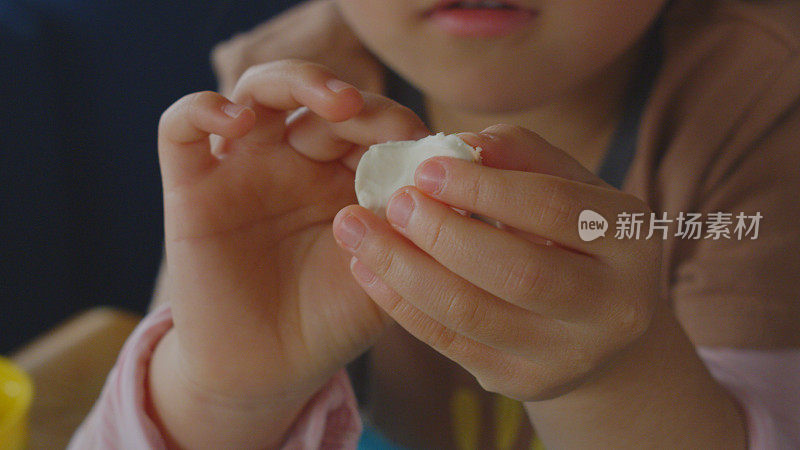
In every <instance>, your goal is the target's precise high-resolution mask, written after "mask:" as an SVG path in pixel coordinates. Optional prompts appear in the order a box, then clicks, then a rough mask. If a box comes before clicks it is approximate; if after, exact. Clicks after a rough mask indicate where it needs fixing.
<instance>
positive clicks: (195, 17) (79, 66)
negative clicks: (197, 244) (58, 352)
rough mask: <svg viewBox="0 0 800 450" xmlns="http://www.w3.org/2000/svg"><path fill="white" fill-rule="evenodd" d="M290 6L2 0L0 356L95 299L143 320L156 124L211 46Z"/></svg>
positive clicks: (152, 260) (155, 205)
mask: <svg viewBox="0 0 800 450" xmlns="http://www.w3.org/2000/svg"><path fill="white" fill-rule="evenodd" d="M294 3H297V1H290V0H286V1H270V0H264V1H249V2H241V1H240V2H234V1H211V2H201V1H141V0H139V1H134V0H129V1H118V0H60V1H59V0H39V1H36V0H30V1H5V0H0V33H1V34H0V82H1V83H2V84H0V100H2V107H0V152H2V162H1V163H0V180H2V181H1V182H2V191H0V261H2V263H0V264H2V275H1V276H0V296H2V308H0V353H7V352H9V351H11V350H12V349H14V348H16V347H18V346H19V345H20V344H22V343H24V342H26V341H28V340H30V339H31V338H32V337H34V336H35V335H37V334H39V333H41V332H43V331H45V330H47V329H49V328H51V327H52V326H53V325H55V324H56V323H58V322H60V321H61V320H63V319H64V318H65V317H67V316H68V315H70V314H72V313H75V312H77V311H80V310H83V309H86V308H88V307H91V306H95V305H114V306H118V307H122V308H126V309H130V310H134V311H139V312H144V310H145V308H146V306H147V304H148V302H149V300H150V296H151V292H152V288H153V283H154V280H155V276H156V272H157V269H158V264H159V261H160V259H161V251H162V238H163V230H162V209H161V189H160V181H159V173H158V161H157V155H156V127H157V124H158V118H159V116H160V114H161V112H162V111H163V110H164V109H165V108H167V107H168V106H169V105H170V104H171V103H172V102H173V101H175V100H177V99H178V98H179V97H180V96H182V95H184V94H187V93H189V92H193V91H197V90H203V89H214V88H215V82H214V77H213V74H212V72H211V67H210V62H209V52H210V50H211V48H212V47H213V46H214V44H216V43H218V42H220V41H222V40H225V39H227V38H228V37H230V36H231V35H232V34H234V33H236V32H238V31H244V30H247V29H249V28H252V27H253V26H255V25H257V24H258V23H260V22H262V21H264V20H266V19H267V18H268V17H270V16H271V15H273V14H275V13H277V12H279V11H281V10H283V9H285V8H287V7H288V6H290V5H291V4H294Z"/></svg>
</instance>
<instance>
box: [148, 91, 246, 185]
mask: <svg viewBox="0 0 800 450" xmlns="http://www.w3.org/2000/svg"><path fill="white" fill-rule="evenodd" d="M254 122H255V114H254V112H253V110H252V109H250V108H248V107H246V106H243V105H239V104H235V103H232V102H231V101H229V100H228V99H226V98H225V97H223V96H221V95H219V94H217V93H215V92H210V91H206V92H197V93H194V94H189V95H187V96H185V97H183V98H181V99H180V100H178V101H177V102H175V103H174V104H173V105H172V106H170V107H169V108H168V109H167V110H166V111H165V112H164V114H162V116H161V120H160V122H159V127H158V129H159V131H158V149H159V162H160V165H161V171H162V179H163V182H164V185H165V187H169V186H172V185H176V184H181V183H184V182H187V181H189V180H191V179H192V178H193V177H196V176H198V175H200V174H202V173H204V172H205V171H207V170H210V169H211V168H213V167H214V166H215V165H216V164H217V163H218V159H217V158H216V157H215V156H214V155H212V154H211V146H210V143H209V135H211V134H215V135H219V136H223V137H226V138H232V139H233V138H237V137H240V136H242V135H244V134H246V133H247V132H248V131H249V130H250V129H251V128H252V127H253V124H254Z"/></svg>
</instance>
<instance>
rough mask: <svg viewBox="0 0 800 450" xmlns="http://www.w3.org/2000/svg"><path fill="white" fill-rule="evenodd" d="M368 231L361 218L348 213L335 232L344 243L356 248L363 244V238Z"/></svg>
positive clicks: (352, 248)
mask: <svg viewBox="0 0 800 450" xmlns="http://www.w3.org/2000/svg"><path fill="white" fill-rule="evenodd" d="M366 231H367V229H366V227H365V226H364V224H363V223H361V221H360V220H358V219H356V218H355V217H354V216H352V215H348V216H347V217H345V218H344V219H343V220H342V221H341V222H339V226H337V227H336V229H335V230H334V233H335V234H336V237H337V238H339V241H340V242H341V243H342V245H344V246H345V247H347V248H349V249H350V250H355V249H357V248H358V245H359V244H361V240H362V239H364V234H365V233H366Z"/></svg>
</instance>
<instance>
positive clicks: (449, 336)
mask: <svg viewBox="0 0 800 450" xmlns="http://www.w3.org/2000/svg"><path fill="white" fill-rule="evenodd" d="M456 340H457V335H456V333H455V332H453V331H452V330H449V329H447V328H445V327H436V329H435V330H433V331H431V334H430V337H429V339H428V342H429V343H430V345H431V347H433V348H435V349H436V350H438V351H439V352H441V353H442V354H445V355H448V356H452V354H453V350H454V348H455V344H456Z"/></svg>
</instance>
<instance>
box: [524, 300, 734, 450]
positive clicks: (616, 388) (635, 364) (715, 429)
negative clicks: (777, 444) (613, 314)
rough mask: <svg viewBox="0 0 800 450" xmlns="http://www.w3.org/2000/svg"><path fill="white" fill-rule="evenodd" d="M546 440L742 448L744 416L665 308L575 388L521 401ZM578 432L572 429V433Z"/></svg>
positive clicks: (560, 443)
mask: <svg viewBox="0 0 800 450" xmlns="http://www.w3.org/2000/svg"><path fill="white" fill-rule="evenodd" d="M525 406H526V409H527V411H528V414H529V416H530V418H531V420H532V421H533V422H534V423H535V424H536V427H537V431H539V433H540V434H541V435H542V438H543V439H544V441H545V442H548V441H550V442H553V443H556V444H557V445H555V446H556V447H568V448H575V447H581V446H585V445H587V444H588V443H590V442H591V446H595V447H601V448H604V447H614V448H620V447H622V448H629V447H635V448H638V447H642V446H654V447H674V448H690V447H695V448H744V446H745V442H746V440H745V432H744V430H745V425H744V418H743V417H742V414H741V412H740V411H739V408H738V406H737V404H736V402H735V401H734V400H733V397H732V396H731V395H730V394H729V393H728V392H727V391H725V390H724V388H723V387H722V386H720V385H719V384H717V382H716V381H715V380H714V379H713V378H712V377H711V375H710V374H709V373H708V371H707V370H706V368H705V366H704V365H703V362H702V361H701V360H700V358H699V357H698V356H697V353H696V352H695V349H694V346H693V345H692V343H691V342H690V341H689V339H688V337H687V336H686V335H685V334H684V333H683V330H682V329H681V327H680V325H679V324H678V322H677V320H676V319H675V317H674V316H673V315H672V312H671V310H669V308H668V307H667V305H666V304H660V305H659V306H658V307H657V309H656V312H655V313H654V316H653V320H652V323H651V325H650V327H649V329H648V330H647V331H646V332H645V333H644V334H643V335H642V336H641V338H639V339H638V340H637V341H635V342H634V343H632V344H631V345H630V346H629V347H628V348H627V349H626V350H624V351H623V352H622V353H621V354H619V355H618V356H617V357H615V358H614V359H613V360H611V361H610V362H609V363H608V364H606V365H605V366H604V367H603V368H602V369H601V370H600V371H599V372H598V373H596V374H595V375H594V376H592V377H591V378H590V379H588V380H587V381H586V382H585V383H584V384H582V385H581V386H579V387H577V388H576V389H575V390H573V391H571V392H569V393H567V394H565V395H563V396H561V397H558V398H555V399H552V400H546V401H542V402H530V403H526V405H525ZM576 430H578V432H575V431H576Z"/></svg>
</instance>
